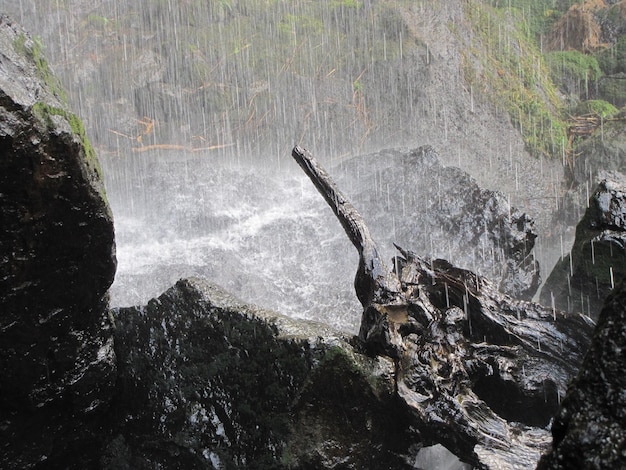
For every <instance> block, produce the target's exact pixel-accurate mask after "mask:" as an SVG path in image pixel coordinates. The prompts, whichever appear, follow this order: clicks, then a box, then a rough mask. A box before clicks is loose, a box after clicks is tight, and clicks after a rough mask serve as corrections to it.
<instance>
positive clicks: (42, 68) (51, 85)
mask: <svg viewBox="0 0 626 470" xmlns="http://www.w3.org/2000/svg"><path fill="white" fill-rule="evenodd" d="M13 48H14V49H15V51H16V52H17V53H18V54H22V55H24V56H26V57H28V58H30V59H31V60H32V61H33V63H34V64H35V67H36V68H37V75H39V78H40V79H41V80H42V81H43V82H44V83H45V84H46V85H47V86H48V89H49V90H50V91H51V92H52V93H53V94H54V95H55V96H56V97H57V98H58V99H59V100H61V101H62V102H63V103H67V96H66V94H65V90H64V89H63V87H62V86H61V82H60V81H59V79H58V78H57V77H56V76H55V75H54V74H53V73H52V71H51V70H50V66H49V65H48V61H47V60H46V58H45V56H44V53H43V50H44V46H43V43H42V41H41V38H39V37H34V38H32V39H30V38H28V37H26V35H24V34H20V36H19V37H18V38H17V39H16V40H15V41H14V42H13Z"/></svg>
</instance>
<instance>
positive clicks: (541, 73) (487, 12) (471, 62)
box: [463, 0, 567, 156]
mask: <svg viewBox="0 0 626 470" xmlns="http://www.w3.org/2000/svg"><path fill="white" fill-rule="evenodd" d="M466 15H467V17H468V19H469V20H470V24H471V27H472V30H473V32H474V37H473V43H472V45H471V47H470V48H468V49H466V51H465V52H464V54H465V55H464V57H463V70H464V73H465V79H466V81H467V82H468V84H469V85H470V87H471V89H472V90H473V92H474V93H475V94H476V95H478V96H480V97H482V98H483V99H485V100H490V101H491V102H493V103H498V104H500V103H501V104H502V105H503V106H504V108H505V109H506V111H507V112H508V113H509V116H510V117H511V121H512V122H513V123H514V124H515V125H516V126H517V127H518V129H519V131H520V133H521V135H522V138H523V140H524V143H525V144H526V147H527V149H528V150H529V151H530V152H531V153H533V154H536V155H546V156H554V155H560V154H561V152H562V150H563V148H564V147H565V145H566V143H567V134H566V129H567V125H566V123H565V120H564V118H563V115H564V112H563V109H564V106H563V103H562V102H561V99H560V97H559V93H558V89H557V87H556V86H555V84H554V82H553V81H552V79H551V77H550V74H549V72H548V69H547V67H546V65H545V63H544V61H543V58H542V54H541V52H540V51H539V48H538V47H537V44H536V42H535V40H534V38H533V32H532V29H531V28H530V27H529V24H528V21H527V20H526V15H524V14H522V13H520V12H518V11H516V10H515V9H504V8H495V7H492V6H490V5H487V4H484V3H483V2H480V1H478V0H470V1H469V2H467V4H466Z"/></svg>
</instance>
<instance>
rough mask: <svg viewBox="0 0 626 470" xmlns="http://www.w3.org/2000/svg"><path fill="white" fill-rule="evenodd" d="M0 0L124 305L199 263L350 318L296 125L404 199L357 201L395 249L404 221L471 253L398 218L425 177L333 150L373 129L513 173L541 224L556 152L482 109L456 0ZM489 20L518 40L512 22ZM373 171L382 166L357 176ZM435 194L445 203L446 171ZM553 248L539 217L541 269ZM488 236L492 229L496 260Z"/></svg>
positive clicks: (427, 232)
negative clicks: (77, 174)
mask: <svg viewBox="0 0 626 470" xmlns="http://www.w3.org/2000/svg"><path fill="white" fill-rule="evenodd" d="M4 7H5V11H7V12H8V13H9V14H11V15H13V16H14V17H15V18H16V19H17V20H18V21H20V22H21V23H22V24H24V26H26V27H27V28H28V29H30V30H31V31H34V32H36V34H38V35H41V37H42V42H43V44H45V46H46V54H47V56H48V58H49V60H50V62H51V65H52V67H53V68H54V70H55V72H56V73H57V74H58V75H59V76H60V78H61V80H62V82H63V84H64V85H65V87H66V88H67V91H68V98H69V101H70V104H71V105H72V107H73V108H74V109H75V111H76V112H77V114H79V115H80V116H81V117H82V118H83V119H84V121H85V125H86V128H87V131H88V134H89V136H90V138H91V140H92V143H93V144H94V146H95V147H96V150H97V152H98V155H99V158H100V160H101V162H102V165H103V168H104V174H105V183H106V186H107V193H108V198H109V200H110V203H111V205H112V208H113V212H114V216H115V224H116V238H117V250H118V253H117V254H118V261H119V267H118V272H117V277H116V281H115V284H114V285H113V287H112V302H113V303H114V304H116V305H127V304H137V303H144V302H146V301H147V300H148V299H149V298H150V297H153V296H156V295H158V294H159V293H160V292H162V291H163V290H164V289H166V288H167V287H169V286H170V285H171V284H172V283H173V282H175V281H176V280H177V279H178V278H181V277H187V276H192V275H200V276H205V277H208V278H209V279H211V280H213V281H215V282H218V283H220V284H222V285H224V287H226V288H227V289H229V290H231V291H233V293H235V294H236V295H239V296H240V297H243V298H244V299H245V300H249V301H252V302H256V303H259V304H261V305H264V306H266V307H270V308H274V309H277V310H279V311H282V312H284V313H287V314H290V315H294V316H300V317H308V318H317V319H321V320H324V321H328V322H330V323H332V324H334V325H336V326H338V327H340V328H343V329H348V330H351V331H354V330H355V328H356V325H357V324H358V321H359V313H358V312H359V306H358V303H357V302H356V301H355V299H354V293H353V288H352V278H353V275H354V271H355V270H356V254H355V253H353V249H352V248H351V247H350V245H349V242H348V241H347V240H346V237H345V235H344V234H343V233H342V231H341V228H340V226H339V224H338V223H337V222H336V221H334V220H333V216H332V213H331V212H330V211H329V210H328V208H326V207H325V206H324V204H323V201H321V198H319V196H318V195H317V194H315V192H314V190H313V189H312V188H311V187H310V184H309V182H308V181H306V180H303V177H302V176H301V175H299V174H298V172H297V169H296V168H295V166H294V164H293V162H291V160H290V158H289V152H290V149H291V147H292V146H293V144H294V143H301V144H302V145H304V146H306V147H308V148H309V150H311V151H312V152H313V153H314V154H315V155H316V156H318V157H319V158H320V159H321V160H322V163H324V164H326V166H328V167H329V168H332V169H333V172H341V171H342V170H341V169H343V170H345V171H358V172H360V175H354V174H346V175H344V178H343V179H342V181H341V184H342V187H347V188H354V191H353V192H352V194H358V195H359V198H360V199H359V200H357V201H355V203H356V205H357V207H358V208H359V209H362V210H363V211H364V212H367V207H368V206H370V205H371V199H370V200H368V199H367V198H365V196H364V194H366V193H367V191H370V196H369V197H370V198H374V197H380V198H384V199H386V203H387V204H386V205H387V208H388V209H389V208H392V209H393V208H401V210H398V211H397V212H396V213H395V215H393V216H392V219H391V224H390V226H384V225H383V226H377V225H376V224H377V223H381V224H384V223H386V222H385V221H384V219H381V220H379V221H376V220H372V219H376V217H372V218H368V221H369V222H370V223H371V226H372V231H373V232H374V234H375V235H376V236H377V237H380V238H382V239H383V240H384V241H385V243H386V245H389V247H388V249H387V252H386V256H387V258H388V257H389V256H390V253H392V251H393V250H392V247H391V244H390V243H389V242H390V241H394V240H393V239H394V238H396V236H400V235H397V232H399V231H400V229H401V226H404V227H406V226H407V225H410V224H411V223H412V224H413V225H414V227H415V228H414V229H413V231H412V233H415V234H416V236H415V237H414V238H413V240H414V242H412V241H411V240H407V241H406V242H405V246H406V245H408V246H407V247H408V248H420V249H421V247H420V243H418V241H419V240H421V239H426V240H428V241H429V242H431V243H432V246H428V245H427V246H426V249H425V250H424V251H423V252H421V254H426V255H433V256H441V257H445V258H449V259H452V258H454V259H460V258H461V255H465V254H464V253H459V252H458V250H459V246H458V244H457V243H456V240H450V237H449V236H447V234H446V229H444V228H443V227H432V226H427V225H423V226H422V230H421V233H420V228H419V223H420V222H419V220H414V221H412V219H410V218H409V219H407V217H414V214H415V212H416V211H415V206H413V207H412V206H411V204H412V203H411V202H409V201H418V202H417V204H422V202H420V201H427V200H429V198H430V197H431V196H432V195H428V194H419V191H420V188H419V187H413V188H408V189H407V188H405V189H403V192H402V194H401V197H399V198H398V199H397V200H392V195H394V191H393V188H394V187H395V186H396V185H397V184H398V181H397V180H394V179H391V180H389V179H387V180H385V179H384V175H383V172H382V171H381V170H380V169H377V168H376V167H375V165H376V164H375V163H372V164H371V167H370V168H360V167H358V166H355V165H351V166H341V165H342V162H345V161H346V160H347V159H348V158H349V157H350V156H352V155H356V154H362V153H364V152H366V151H369V150H375V149H379V148H389V147H399V146H412V147H416V146H420V145H425V144H431V145H433V146H434V147H435V149H436V150H437V152H438V153H439V155H440V156H441V158H442V160H443V162H444V163H446V164H449V165H458V166H459V167H460V168H462V169H463V170H465V171H468V172H469V173H471V174H472V175H473V176H474V177H475V178H476V179H477V180H478V182H479V184H481V185H482V186H484V187H487V188H491V189H497V190H502V191H505V192H506V193H507V194H508V195H509V196H508V197H509V199H510V201H511V202H512V203H515V204H516V205H517V206H518V207H519V208H521V209H522V210H525V211H527V212H529V213H530V214H531V216H533V217H534V218H535V219H536V220H537V226H538V228H539V230H540V231H542V230H543V231H547V229H548V228H550V226H551V216H552V213H553V211H554V209H555V207H554V202H553V201H554V200H557V201H558V198H559V196H560V194H559V191H558V189H557V188H558V187H559V179H560V178H561V176H560V175H562V168H560V162H555V161H554V160H547V159H545V160H544V159H535V158H531V157H529V155H528V154H527V152H526V151H525V148H524V144H523V142H522V141H521V139H520V136H519V133H518V131H517V130H516V128H515V127H514V126H512V125H511V124H510V119H509V117H508V116H505V117H504V119H503V118H502V116H497V114H499V113H493V112H492V111H493V110H492V108H491V107H489V106H488V105H487V104H485V102H484V99H483V97H481V96H480V94H479V90H478V89H477V87H476V86H474V85H472V84H470V85H469V86H467V82H466V79H465V77H463V76H462V74H459V71H460V70H463V67H464V65H463V64H462V63H461V57H462V56H463V54H462V53H461V52H460V51H461V49H460V48H461V47H464V46H463V44H462V43H460V42H459V41H458V36H459V35H466V36H468V37H469V36H470V32H469V31H467V30H465V29H463V28H467V24H466V22H465V21H460V19H461V18H463V16H464V14H465V13H464V10H463V8H462V4H461V2H440V4H433V5H431V4H427V3H425V2H419V4H418V2H407V4H406V5H404V6H403V7H402V8H397V7H394V6H393V5H391V4H387V3H384V2H379V3H376V2H351V1H346V2H337V1H321V2H306V1H303V0H298V1H277V2H271V4H268V3H267V2H257V1H249V2H231V1H216V2H174V1H171V0H166V1H163V2H154V1H149V0H139V1H137V2H124V1H122V0H107V1H102V2H97V3H95V4H90V5H88V6H87V4H85V3H84V2H80V1H78V0H69V1H65V2H37V1H35V0H25V1H17V0H7V1H6V2H5V5H4ZM446 25H454V28H455V31H456V32H455V34H450V31H449V29H448V26H446ZM498 28H500V26H499V27H498ZM498 38H499V39H498V41H499V42H500V41H502V42H506V43H508V42H509V41H510V38H509V37H508V33H507V32H506V30H501V29H498ZM383 167H384V164H383ZM522 169H523V171H522ZM372 173H373V174H374V175H377V176H375V179H376V181H375V184H374V185H372V186H364V185H368V184H369V183H368V181H369V175H371V174H372ZM335 174H338V173H333V175H335ZM387 177H388V176H387ZM406 191H408V192H406ZM405 192H406V194H405ZM375 195H377V196H375ZM435 197H436V198H437V201H438V205H439V206H440V207H442V206H443V205H445V204H446V202H445V200H446V197H447V195H446V194H444V192H443V191H441V190H439V189H438V190H437V195H436V196H435ZM550 198H553V199H552V202H551V199H550ZM413 204H415V202H413ZM556 206H557V207H558V202H557V204H556ZM390 231H391V232H392V233H391V235H389V232H390ZM405 232H408V231H407V230H406V229H405ZM560 235H561V234H554V236H555V237H556V236H560ZM570 241H571V240H566V241H565V244H568V243H569V242H570ZM483 242H484V241H483V240H481V243H483ZM429 245H430V243H429ZM565 249H567V247H562V248H561V249H560V250H559V249H558V248H556V249H555V248H554V240H549V239H547V237H546V236H544V235H541V236H540V238H539V239H538V242H537V253H536V257H537V258H538V259H539V263H540V265H541V266H542V270H543V273H544V278H545V277H546V273H547V272H548V271H549V270H550V268H551V266H552V265H553V264H554V262H555V261H556V260H557V258H558V256H559V253H563V252H564V250H565ZM500 252H501V250H496V251H494V248H493V247H490V250H489V253H496V255H497V256H495V255H490V256H491V258H492V260H493V261H492V262H491V264H493V265H496V264H497V260H496V258H498V259H500V258H499V257H500V255H499V254H498V253H500ZM467 256H469V259H470V260H473V261H469V262H468V265H467V267H469V268H472V267H474V266H475V267H476V269H479V270H480V269H481V267H480V266H479V265H478V264H476V258H477V257H478V256H481V257H482V258H483V259H484V258H485V256H489V255H488V254H487V250H485V249H484V245H483V249H482V251H481V250H480V249H479V250H478V252H476V253H468V254H467Z"/></svg>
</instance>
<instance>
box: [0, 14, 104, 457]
mask: <svg viewBox="0 0 626 470" xmlns="http://www.w3.org/2000/svg"><path fill="white" fill-rule="evenodd" d="M0 225H1V226H2V232H1V233H0V371H1V372H0V423H2V425H1V426H0V442H2V453H1V455H2V456H1V457H0V466H1V467H3V468H30V467H32V466H34V465H35V464H41V465H44V464H43V463H42V462H48V461H49V460H48V459H51V458H52V456H53V455H55V454H71V453H72V452H75V451H76V450H77V449H85V448H88V447H89V446H90V445H92V444H93V439H92V438H94V436H93V432H94V431H93V427H91V426H90V425H88V424H87V422H90V423H93V422H94V420H96V419H97V416H98V415H99V413H101V412H102V410H104V409H105V408H106V405H107V403H109V401H110V400H111V396H112V389H113V386H114V383H115V357H114V351H113V336H112V331H111V328H110V327H109V321H108V315H107V309H108V300H107V299H108V298H107V289H108V287H109V286H110V284H111V283H112V281H113V276H114V272H115V266H116V260H115V244H114V232H113V221H112V216H111V211H110V209H109V206H108V204H107V201H106V197H105V193H104V186H103V183H102V176H101V174H100V170H99V166H98V162H97V159H96V156H95V153H94V150H93V148H92V147H91V145H90V144H89V141H88V139H87V137H86V135H85V131H84V127H83V125H82V123H81V121H80V119H79V118H78V117H77V116H76V115H74V114H72V113H71V111H70V110H69V107H68V105H67V103H66V102H65V100H64V95H63V91H62V89H61V87H60V86H59V83H58V81H57V80H56V79H55V77H54V75H53V74H52V72H51V71H50V69H49V68H48V65H47V62H46V59H45V57H44V55H43V53H42V45H41V43H40V42H39V41H38V40H36V39H32V38H31V37H30V36H29V35H28V33H27V32H26V31H24V30H23V29H22V28H21V27H20V26H18V25H17V24H15V23H14V22H13V21H12V20H11V19H10V18H8V17H7V16H0ZM77 460H80V459H79V458H78V459H77Z"/></svg>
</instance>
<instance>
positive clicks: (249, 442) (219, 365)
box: [100, 278, 420, 469]
mask: <svg viewBox="0 0 626 470" xmlns="http://www.w3.org/2000/svg"><path fill="white" fill-rule="evenodd" d="M114 316H115V325H116V327H115V345H116V353H117V357H118V360H119V374H120V375H119V389H118V391H117V399H116V403H117V406H116V408H115V415H116V423H115V424H114V425H113V427H112V429H113V432H112V435H111V437H110V438H107V439H108V441H107V444H106V446H105V449H104V452H103V456H102V458H101V460H100V465H101V468H105V469H119V468H155V467H159V468H188V469H192V468H255V469H261V468H268V469H270V468H271V469H318V468H346V469H348V468H355V469H356V468H378V469H387V468H388V469H402V468H407V469H408V468H413V467H412V466H411V465H409V464H408V463H407V462H409V461H410V460H411V458H412V459H414V458H415V454H416V453H417V450H418V449H419V442H420V441H419V440H418V439H417V438H416V436H415V435H414V432H413V430H412V428H411V427H410V426H409V424H410V422H409V420H408V419H407V418H408V417H407V415H406V413H405V412H404V411H405V410H404V408H403V406H402V404H401V403H399V402H398V401H397V400H396V399H395V393H394V390H395V381H394V365H393V362H392V361H391V360H389V359H388V358H384V357H367V356H365V355H363V354H360V353H358V352H357V350H356V349H355V348H354V347H353V346H351V344H350V341H351V338H349V337H346V336H344V335H342V334H340V333H337V332H335V331H332V330H331V329H329V328H328V327H325V326H323V325H320V324H316V323H312V322H306V321H303V320H293V319H290V318H288V317H285V316H282V315H279V314H276V313H274V312H271V311H267V310H263V309H260V308H258V307H255V306H252V305H248V304H244V303H242V302H240V301H238V300H237V299H235V298H234V297H232V296H231V295H229V294H228V293H226V292H225V291H224V290H222V289H221V288H219V287H217V286H215V285H212V284H210V283H208V282H207V281H204V280H202V279H199V278H192V279H186V280H181V281H179V282H178V283H177V284H176V285H175V286H174V287H172V288H170V289H169V290H168V291H166V292H165V293H164V294H163V295H161V296H160V297H159V298H157V299H153V300H151V301H150V302H149V303H148V305H147V306H144V307H133V308H120V309H116V310H114Z"/></svg>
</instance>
